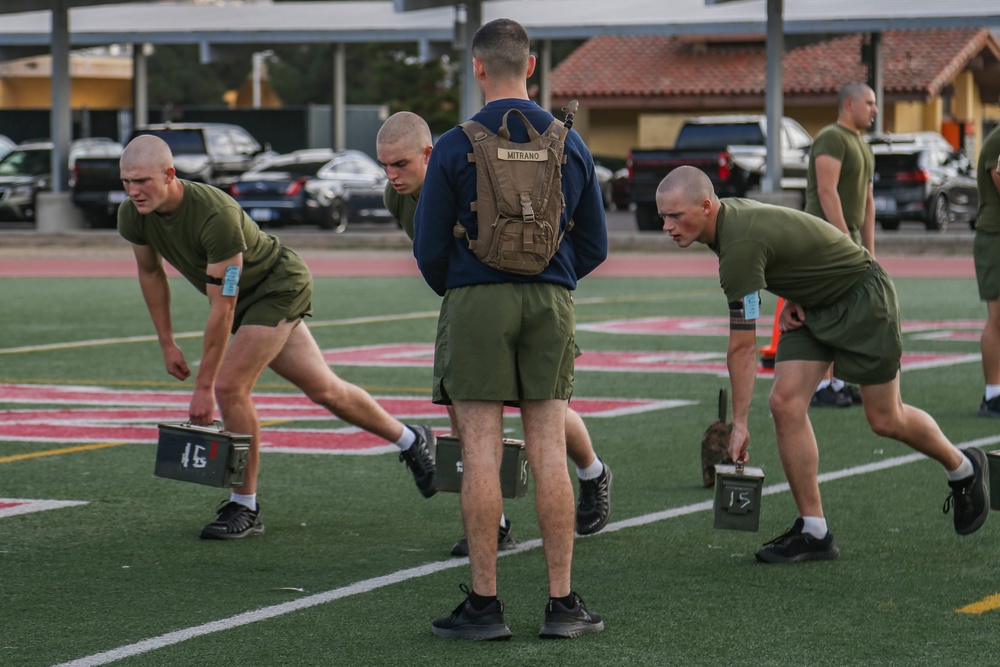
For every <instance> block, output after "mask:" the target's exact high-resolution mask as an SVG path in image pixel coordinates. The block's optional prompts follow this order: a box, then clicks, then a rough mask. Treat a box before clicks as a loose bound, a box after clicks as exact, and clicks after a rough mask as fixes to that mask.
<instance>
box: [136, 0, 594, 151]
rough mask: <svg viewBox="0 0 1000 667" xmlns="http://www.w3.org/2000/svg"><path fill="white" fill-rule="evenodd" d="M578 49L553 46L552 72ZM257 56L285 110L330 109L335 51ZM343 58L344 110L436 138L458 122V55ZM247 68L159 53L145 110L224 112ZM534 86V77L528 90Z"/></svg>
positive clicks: (368, 49) (356, 53)
mask: <svg viewBox="0 0 1000 667" xmlns="http://www.w3.org/2000/svg"><path fill="white" fill-rule="evenodd" d="M278 1H279V2H280V1H281V0H278ZM300 1H301V0H300ZM579 43H580V42H579V41H574V42H569V41H566V42H554V43H553V51H552V60H553V65H555V64H556V63H558V62H559V61H561V60H562V59H563V58H565V57H566V56H567V55H568V54H569V53H571V52H572V50H573V49H574V48H576V46H577V45H578V44H579ZM259 48H260V50H264V49H270V50H272V51H273V52H274V55H273V56H272V57H271V58H270V59H269V60H268V64H267V67H268V72H269V74H270V82H271V86H272V88H273V89H274V90H275V92H276V93H277V94H278V97H279V98H280V99H281V100H282V102H283V103H284V104H286V105H305V104H332V102H333V85H334V81H333V53H334V51H333V50H334V45H333V44H328V43H306V44H288V45H273V46H271V45H264V44H261V45H260V47H259ZM345 57H346V65H345V70H346V76H345V78H346V82H345V86H346V97H347V103H348V104H360V105H386V106H388V108H389V112H390V113H394V112H396V111H401V110H406V111H412V112H414V113H417V114H420V115H421V116H423V117H424V118H425V119H426V120H427V122H428V124H429V125H430V126H431V130H432V131H433V132H434V133H435V134H439V133H441V132H444V131H445V130H447V129H448V128H450V127H452V126H454V125H455V124H456V123H458V122H459V120H460V119H459V111H460V104H459V95H460V91H459V87H458V83H457V78H458V77H459V76H460V74H459V72H457V70H456V66H455V63H458V62H461V59H462V58H464V54H461V53H456V52H451V53H449V54H446V55H445V56H443V57H440V58H435V59H431V60H428V61H426V62H424V61H421V60H420V59H419V58H418V51H417V45H416V44H414V43H399V44H391V43H383V42H379V43H368V44H354V43H350V44H346V45H345ZM252 67H253V65H252V59H251V56H250V53H249V52H248V53H247V54H246V57H244V58H242V59H238V60H230V61H219V62H212V63H208V64H202V63H200V62H199V53H198V48H197V47H196V46H190V45H184V46H171V45H163V46H157V47H156V50H155V53H154V55H153V56H151V57H150V58H149V64H148V71H149V103H150V104H151V105H153V106H165V105H174V106H185V105H189V106H215V105H222V104H224V102H223V100H222V95H223V94H224V93H225V92H226V91H227V90H231V89H233V88H237V87H239V86H241V85H243V84H244V83H245V82H246V81H247V79H248V77H249V76H250V75H251V70H252ZM538 81H539V74H538V73H537V72H536V74H535V75H534V76H533V77H532V79H531V80H530V81H529V85H531V84H537V83H538Z"/></svg>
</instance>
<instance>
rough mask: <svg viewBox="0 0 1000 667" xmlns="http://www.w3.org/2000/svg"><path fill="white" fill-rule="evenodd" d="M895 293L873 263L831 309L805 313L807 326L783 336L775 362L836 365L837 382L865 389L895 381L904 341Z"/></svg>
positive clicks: (779, 341) (810, 310)
mask: <svg viewBox="0 0 1000 667" xmlns="http://www.w3.org/2000/svg"><path fill="white" fill-rule="evenodd" d="M899 326H900V315H899V303H898V301H897V299H896V289H895V288H894V287H893V285H892V281H891V280H890V279H889V276H888V275H887V274H886V272H885V271H884V270H883V269H882V267H881V266H879V265H878V264H877V263H875V262H872V263H871V266H870V267H869V269H868V272H867V273H866V274H865V275H863V276H861V278H859V279H858V281H857V282H856V283H855V284H854V286H853V287H851V289H850V290H848V291H847V293H845V294H844V295H843V296H842V297H840V298H839V299H837V300H836V301H835V302H834V303H832V304H830V305H827V306H820V307H817V308H807V309H806V321H805V324H804V325H803V326H801V327H799V328H798V329H793V330H792V331H786V332H784V333H782V334H781V336H780V337H779V338H778V351H777V353H776V354H775V362H778V363H780V362H782V361H832V362H833V373H834V375H836V376H837V377H838V378H840V379H842V380H846V381H848V382H854V383H857V384H861V385H872V384H884V383H886V382H889V381H891V380H892V379H893V378H895V377H896V374H897V373H898V372H899V367H900V363H899V362H900V358H901V357H902V356H903V341H902V336H901V334H900V328H899Z"/></svg>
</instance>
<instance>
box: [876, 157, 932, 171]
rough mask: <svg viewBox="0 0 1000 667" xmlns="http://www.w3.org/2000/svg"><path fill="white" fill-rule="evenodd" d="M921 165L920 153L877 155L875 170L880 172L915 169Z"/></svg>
mask: <svg viewBox="0 0 1000 667" xmlns="http://www.w3.org/2000/svg"><path fill="white" fill-rule="evenodd" d="M920 166H921V165H920V157H919V154H918V153H889V154H886V155H878V154H876V155H875V170H876V171H879V172H897V171H914V170H916V169H920Z"/></svg>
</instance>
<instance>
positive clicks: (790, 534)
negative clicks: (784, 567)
mask: <svg viewBox="0 0 1000 667" xmlns="http://www.w3.org/2000/svg"><path fill="white" fill-rule="evenodd" d="M803 526H805V521H803V520H802V517H799V518H797V519H796V520H795V523H793V524H792V527H791V528H789V529H788V531H787V532H785V533H784V534H782V535H779V536H778V537H776V538H774V539H773V540H771V541H770V542H765V543H764V546H765V547H766V548H764V549H761V550H760V551H758V552H757V560H759V561H762V562H764V563H798V562H800V561H804V560H837V559H838V558H840V549H838V548H837V545H836V544H834V543H833V533H831V532H830V531H827V533H826V537H824V538H823V539H820V538H818V537H815V536H813V535H810V534H809V533H803V532H802V527H803Z"/></svg>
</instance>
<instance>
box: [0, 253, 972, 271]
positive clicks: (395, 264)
mask: <svg viewBox="0 0 1000 667" xmlns="http://www.w3.org/2000/svg"><path fill="white" fill-rule="evenodd" d="M59 255H60V256H58V257H2V258H0V278H120V277H133V276H135V275H136V271H135V262H134V260H133V259H132V256H131V254H127V255H113V256H83V257H73V256H71V255H70V254H69V253H67V252H65V251H61V252H60V253H59ZM301 255H302V257H303V258H304V259H305V260H306V263H307V264H308V265H309V268H310V269H311V270H312V272H313V275H315V276H318V277H338V276H353V277H364V276H372V277H396V276H413V277H419V275H420V272H419V271H418V270H417V265H416V262H415V261H414V259H413V257H412V256H410V254H409V253H406V252H371V251H356V252H352V251H325V252H315V253H310V252H303V253H301ZM879 261H880V262H881V263H882V265H883V266H884V267H885V269H886V271H887V272H888V273H889V275H891V276H893V277H897V278H975V275H976V274H975V268H974V266H973V263H972V258H971V257H952V256H948V257H927V256H919V257H894V256H884V257H882V258H880V260H879ZM717 268H718V261H717V260H716V257H715V256H714V255H712V254H711V253H707V252H704V251H692V252H691V253H690V254H683V253H678V252H669V253H661V254H646V253H620V254H617V255H613V256H612V257H609V258H608V260H607V261H606V262H605V263H604V264H602V265H601V266H600V267H598V269H597V270H596V271H595V272H594V273H593V274H592V275H594V276H600V277H605V278H608V277H621V278H638V277H649V278H705V277H715V276H716V275H717V274H716V270H717ZM168 270H169V272H170V274H171V275H173V276H177V275H178V274H177V273H176V272H175V271H173V269H172V268H170V267H168Z"/></svg>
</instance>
